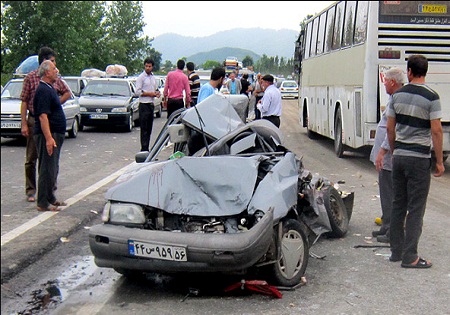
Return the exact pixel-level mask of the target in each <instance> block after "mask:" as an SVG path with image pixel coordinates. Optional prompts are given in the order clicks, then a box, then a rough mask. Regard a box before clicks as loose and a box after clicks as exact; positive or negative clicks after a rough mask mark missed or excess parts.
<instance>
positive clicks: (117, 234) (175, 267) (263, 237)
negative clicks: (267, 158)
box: [89, 210, 273, 273]
mask: <svg viewBox="0 0 450 315" xmlns="http://www.w3.org/2000/svg"><path fill="white" fill-rule="evenodd" d="M272 237H273V210H269V211H267V213H266V214H265V215H264V217H263V218H262V219H261V220H260V221H259V222H258V223H257V224H256V225H255V226H254V227H253V228H252V229H250V230H248V231H245V232H240V233H232V234H231V233H220V234H219V233H207V234H205V233H182V232H170V231H155V230H143V229H137V228H128V227H124V226H117V225H111V224H99V225H96V226H93V227H92V228H91V229H90V232H89V245H90V248H91V251H92V253H93V254H94V257H95V263H96V265H97V266H99V267H107V268H114V269H126V270H137V271H142V272H161V273H164V272H166V273H171V272H238V271H242V270H245V269H246V268H248V267H251V266H253V265H254V264H255V263H256V262H257V261H258V260H259V259H260V258H261V257H262V256H263V255H264V254H265V253H266V252H267V250H268V248H269V245H270V243H271V240H272ZM129 240H139V241H141V242H151V243H152V244H163V245H167V246H182V247H185V248H186V255H187V261H172V260H160V259H153V258H146V257H145V258H144V257H137V256H133V255H131V254H130V253H129V244H128V241H129Z"/></svg>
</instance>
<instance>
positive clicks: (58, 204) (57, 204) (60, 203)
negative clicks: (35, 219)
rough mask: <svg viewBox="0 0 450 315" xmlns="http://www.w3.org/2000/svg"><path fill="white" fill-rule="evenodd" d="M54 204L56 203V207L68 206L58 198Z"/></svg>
mask: <svg viewBox="0 0 450 315" xmlns="http://www.w3.org/2000/svg"><path fill="white" fill-rule="evenodd" d="M52 205H54V206H55V207H65V206H67V203H65V202H64V201H59V200H56V201H55V202H54V203H52Z"/></svg>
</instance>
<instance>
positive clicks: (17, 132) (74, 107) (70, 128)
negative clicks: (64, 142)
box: [1, 78, 81, 138]
mask: <svg viewBox="0 0 450 315" xmlns="http://www.w3.org/2000/svg"><path fill="white" fill-rule="evenodd" d="M23 80H24V79H23V78H15V79H11V80H10V81H9V82H8V83H7V84H6V85H5V87H4V89H3V91H2V96H1V136H2V137H5V138H20V137H22V131H21V128H22V121H21V116H20V107H21V103H22V101H21V99H20V94H21V93H22V87H23ZM62 108H63V110H64V115H65V116H66V132H67V133H68V135H69V137H70V138H76V137H77V135H78V131H79V128H80V121H81V115H80V105H79V104H78V100H77V99H76V97H75V95H73V94H72V95H71V97H70V98H69V99H68V100H67V101H66V102H65V103H64V104H62Z"/></svg>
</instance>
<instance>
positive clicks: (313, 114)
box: [296, 1, 450, 158]
mask: <svg viewBox="0 0 450 315" xmlns="http://www.w3.org/2000/svg"><path fill="white" fill-rule="evenodd" d="M296 49H297V51H296V58H297V61H298V64H299V65H300V76H299V84H300V97H299V116H300V124H302V126H303V127H306V128H307V132H308V136H309V137H310V138H314V136H316V135H317V134H320V135H322V136H325V137H327V138H330V139H333V140H334V148H335V153H336V155H337V156H339V157H342V156H343V154H344V150H345V149H348V148H353V149H357V148H361V147H363V146H368V145H373V140H374V138H375V130H376V126H377V123H378V121H379V120H380V115H381V112H382V111H381V109H382V107H383V106H385V105H386V102H387V99H388V95H386V92H385V89H384V86H383V84H382V83H383V77H382V73H383V71H384V70H385V69H387V68H389V67H392V66H397V67H399V68H401V69H404V70H405V73H406V60H407V59H408V56H410V55H412V54H422V55H424V56H426V57H427V58H428V62H429V65H428V74H427V76H426V82H427V84H428V85H429V86H430V87H431V88H432V89H434V90H435V91H436V92H438V93H439V96H440V99H441V105H442V112H443V119H442V120H441V121H442V126H443V129H444V146H443V147H444V158H446V157H447V156H448V154H449V153H450V1H339V2H336V3H334V4H332V5H330V6H329V7H328V8H326V9H324V10H323V11H322V12H320V13H319V14H317V15H315V16H314V17H312V18H311V19H309V20H308V21H306V23H305V27H304V29H303V30H302V32H301V33H300V36H299V39H298V42H297V43H296Z"/></svg>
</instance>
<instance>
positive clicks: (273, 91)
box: [256, 74, 281, 128]
mask: <svg viewBox="0 0 450 315" xmlns="http://www.w3.org/2000/svg"><path fill="white" fill-rule="evenodd" d="M262 87H263V89H264V96H263V97H262V99H261V100H260V101H259V102H258V104H256V107H257V108H258V110H259V111H260V112H261V116H262V118H263V119H267V120H268V121H270V122H272V123H273V124H274V125H275V126H277V127H278V128H280V116H281V93H280V90H279V89H278V88H277V87H276V86H275V85H273V76H271V75H270V74H266V75H265V76H263V77H262Z"/></svg>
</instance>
